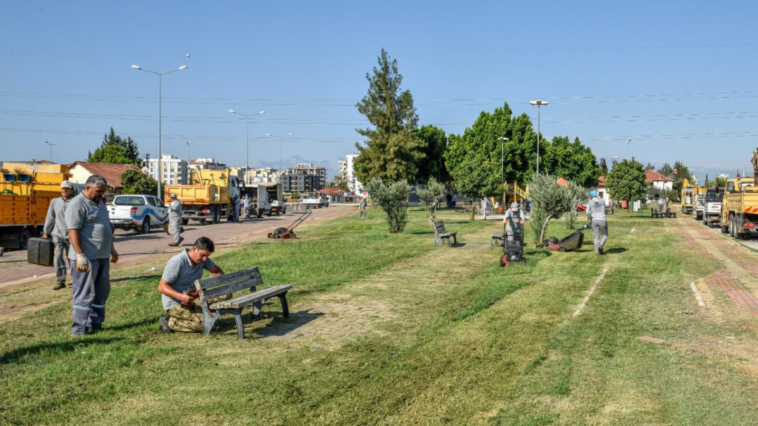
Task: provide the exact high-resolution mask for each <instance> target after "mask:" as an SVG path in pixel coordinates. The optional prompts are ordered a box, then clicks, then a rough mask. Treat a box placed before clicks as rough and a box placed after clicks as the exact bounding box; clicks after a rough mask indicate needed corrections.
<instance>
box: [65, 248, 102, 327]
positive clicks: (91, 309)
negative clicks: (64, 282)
mask: <svg viewBox="0 0 758 426" xmlns="http://www.w3.org/2000/svg"><path fill="white" fill-rule="evenodd" d="M110 268H111V264H110V259H90V260H89V271H87V272H79V271H77V270H76V261H74V260H72V261H71V278H72V279H73V281H74V301H73V305H74V323H73V325H72V326H71V333H72V334H87V333H89V332H90V331H91V330H92V328H93V327H94V328H97V327H99V326H100V325H101V324H102V323H103V321H105V301H106V300H108V295H109V294H110V292H111V279H110Z"/></svg>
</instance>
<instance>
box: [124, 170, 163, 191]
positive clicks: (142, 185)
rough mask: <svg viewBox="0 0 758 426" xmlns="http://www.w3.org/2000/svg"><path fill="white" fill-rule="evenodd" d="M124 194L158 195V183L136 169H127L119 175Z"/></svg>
mask: <svg viewBox="0 0 758 426" xmlns="http://www.w3.org/2000/svg"><path fill="white" fill-rule="evenodd" d="M121 183H122V184H123V185H124V191H123V193H124V194H143V195H158V181H156V180H155V179H153V178H152V177H150V176H148V175H146V174H144V173H142V172H141V171H140V170H137V169H129V170H127V171H125V172H124V173H122V174H121Z"/></svg>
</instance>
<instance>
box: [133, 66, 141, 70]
mask: <svg viewBox="0 0 758 426" xmlns="http://www.w3.org/2000/svg"><path fill="white" fill-rule="evenodd" d="M132 68H134V69H135V70H141V69H142V67H141V66H139V65H132Z"/></svg>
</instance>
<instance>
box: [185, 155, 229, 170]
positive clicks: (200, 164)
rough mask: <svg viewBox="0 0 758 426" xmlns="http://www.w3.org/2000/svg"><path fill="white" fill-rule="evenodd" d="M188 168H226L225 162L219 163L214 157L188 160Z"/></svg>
mask: <svg viewBox="0 0 758 426" xmlns="http://www.w3.org/2000/svg"><path fill="white" fill-rule="evenodd" d="M189 168H190V169H198V170H203V169H207V170H226V164H224V163H219V162H218V161H216V159H215V158H208V157H204V158H198V159H197V160H191V161H190V162H189Z"/></svg>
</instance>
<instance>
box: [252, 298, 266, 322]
mask: <svg viewBox="0 0 758 426" xmlns="http://www.w3.org/2000/svg"><path fill="white" fill-rule="evenodd" d="M263 302H265V300H259V301H257V302H255V303H253V310H252V311H250V318H252V319H256V318H258V316H259V315H260V314H261V308H263Z"/></svg>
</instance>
